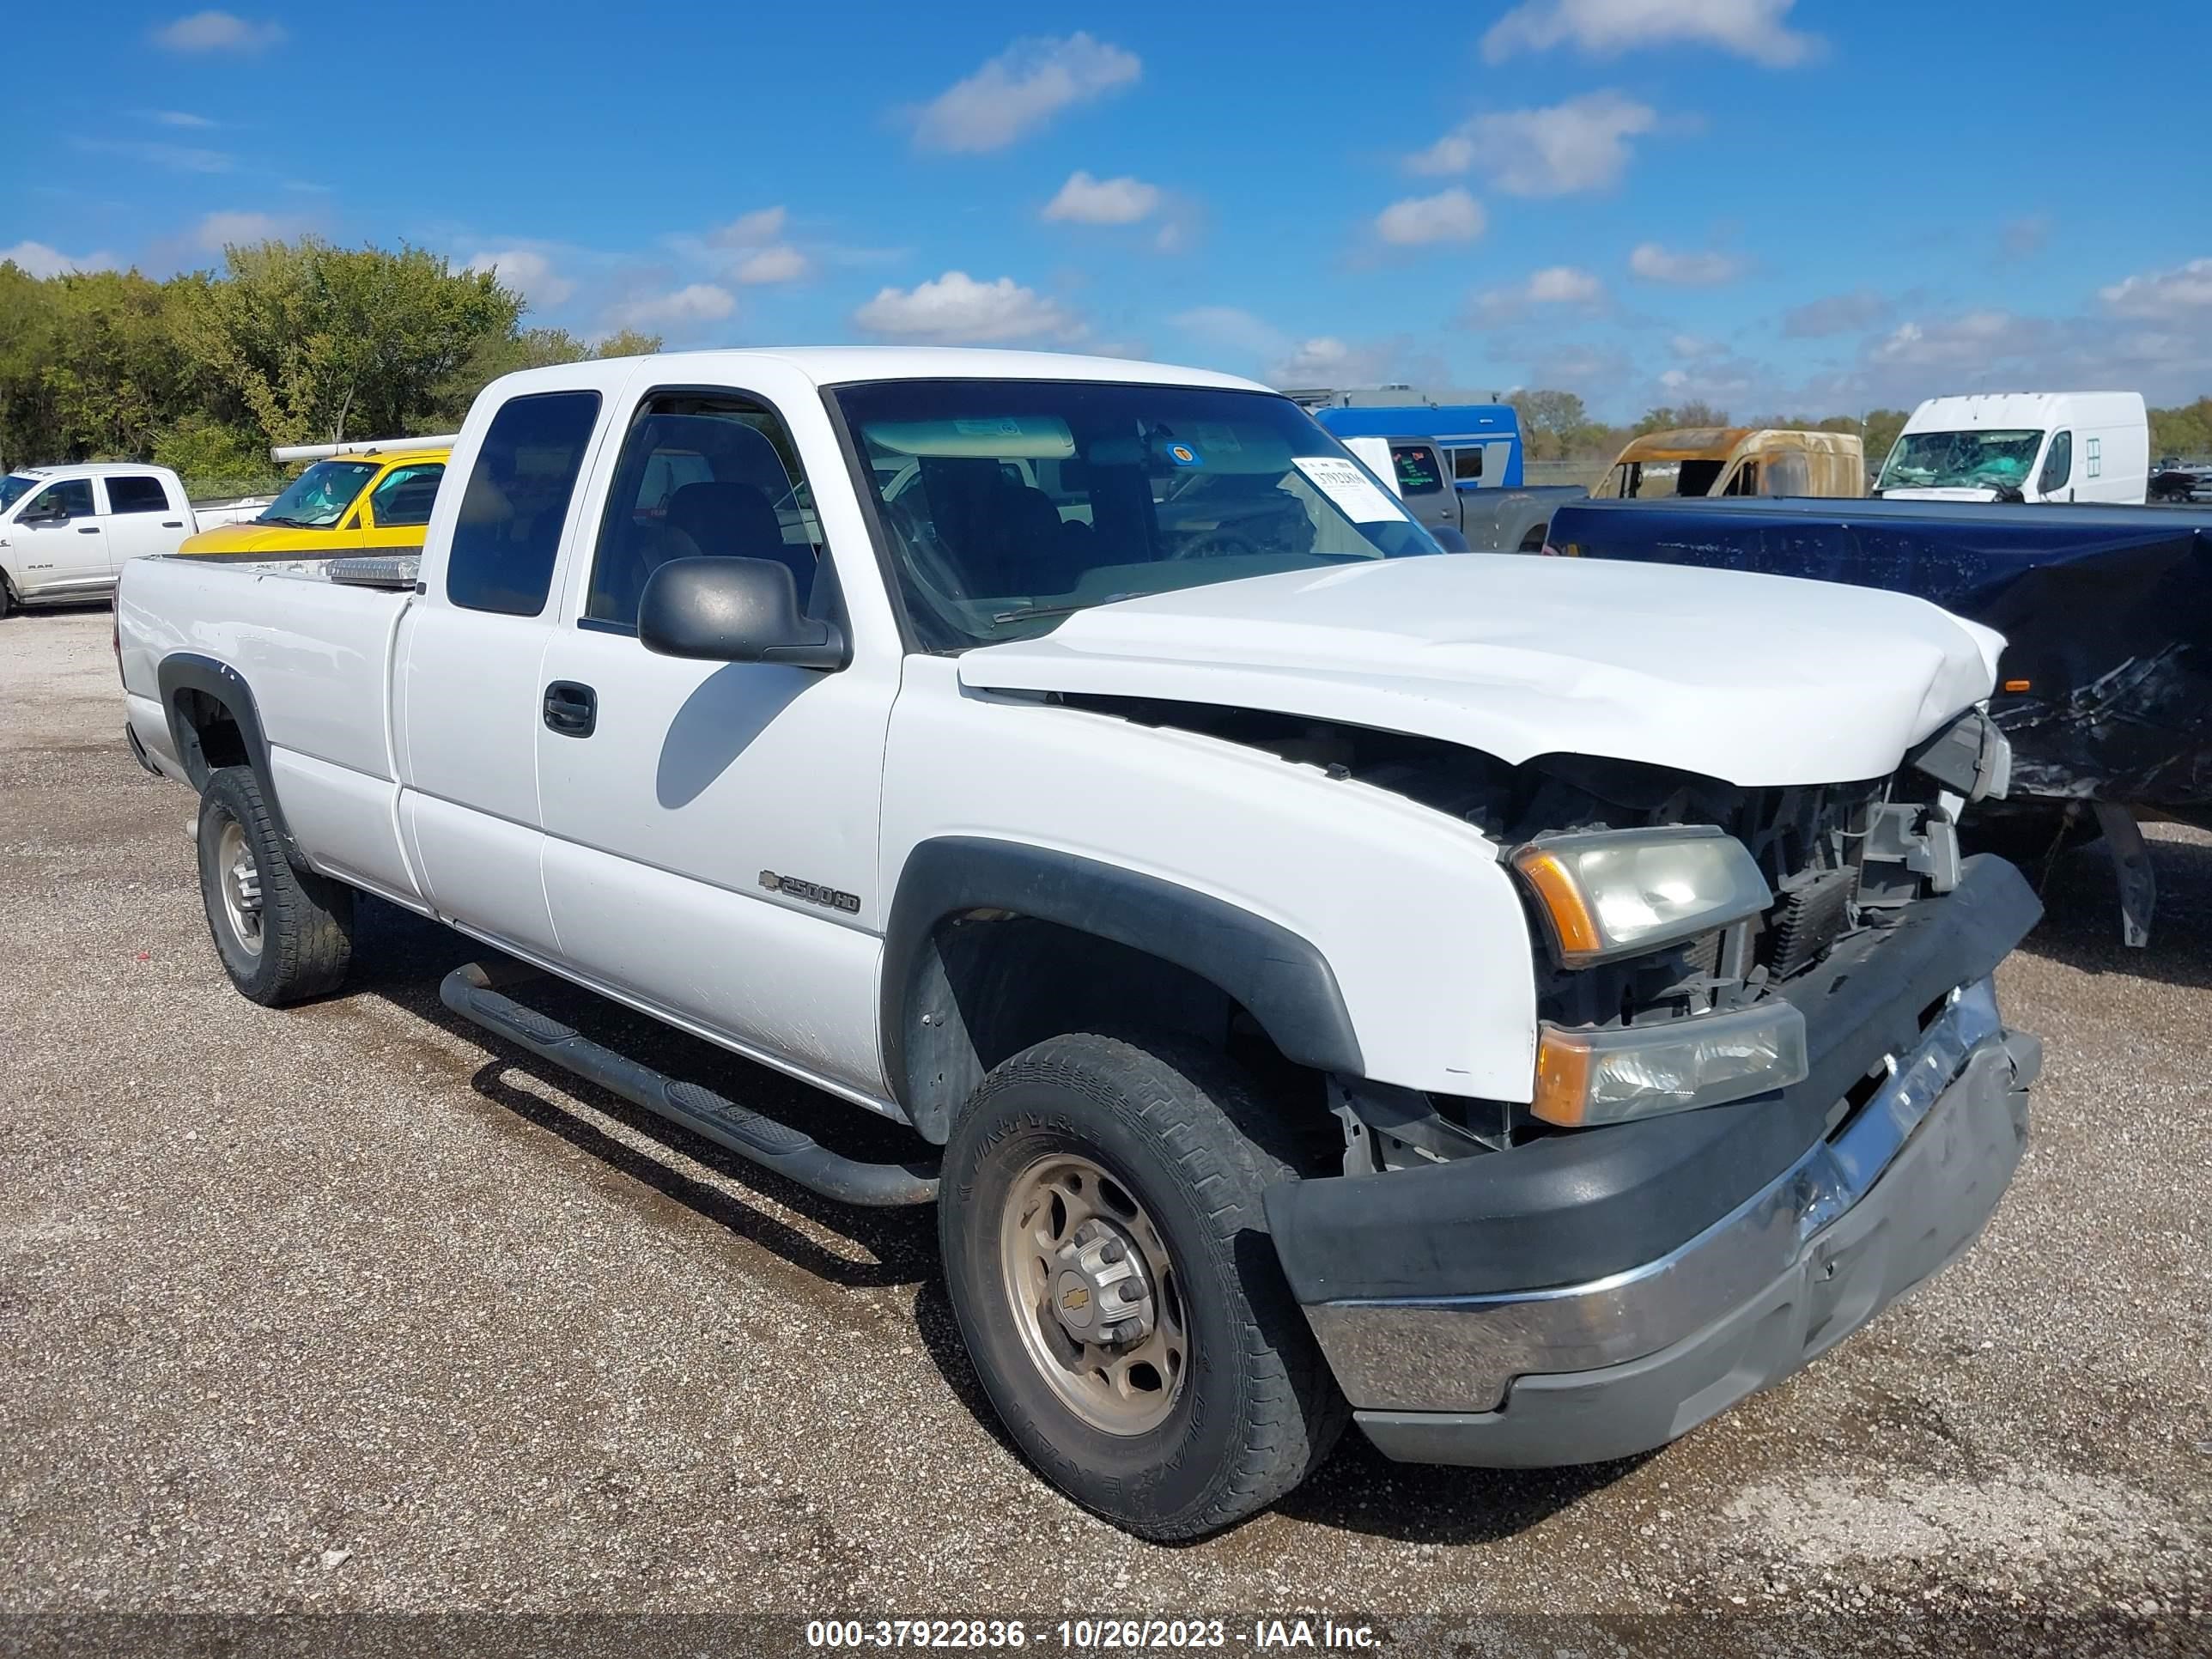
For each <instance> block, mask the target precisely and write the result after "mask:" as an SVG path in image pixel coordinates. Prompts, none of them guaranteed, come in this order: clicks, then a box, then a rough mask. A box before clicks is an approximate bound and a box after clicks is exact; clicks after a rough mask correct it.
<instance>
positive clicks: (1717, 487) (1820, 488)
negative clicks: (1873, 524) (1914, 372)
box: [1589, 426, 1867, 500]
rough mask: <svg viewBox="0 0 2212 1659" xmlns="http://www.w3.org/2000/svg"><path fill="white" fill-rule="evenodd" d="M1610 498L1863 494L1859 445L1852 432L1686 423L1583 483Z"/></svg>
mask: <svg viewBox="0 0 2212 1659" xmlns="http://www.w3.org/2000/svg"><path fill="white" fill-rule="evenodd" d="M1589 493H1590V494H1591V495H1593V496H1596V497H1599V498H1601V499H1603V498H1611V499H1613V500H1621V499H1625V498H1627V499H1632V498H1636V497H1643V498H1645V499H1649V498H1650V497H1652V496H1655V495H1825V496H1855V495H1865V494H1866V493H1867V473H1866V445H1865V444H1864V443H1863V441H1861V440H1860V439H1859V437H1858V436H1857V434H1855V433H1849V432H1792V431H1786V430H1784V429H1783V428H1778V427H1747V426H1693V427H1677V428H1674V430H1672V431H1668V432H1647V433H1645V434H1644V435H1643V436H1642V437H1640V438H1632V439H1631V440H1630V441H1628V444H1627V447H1625V448H1624V449H1622V451H1621V452H1620V454H1619V455H1617V456H1615V457H1614V458H1613V465H1611V466H1610V467H1608V468H1607V470H1606V474H1605V476H1604V477H1602V478H1600V479H1599V480H1598V481H1597V483H1595V484H1593V485H1591V486H1590V492H1589Z"/></svg>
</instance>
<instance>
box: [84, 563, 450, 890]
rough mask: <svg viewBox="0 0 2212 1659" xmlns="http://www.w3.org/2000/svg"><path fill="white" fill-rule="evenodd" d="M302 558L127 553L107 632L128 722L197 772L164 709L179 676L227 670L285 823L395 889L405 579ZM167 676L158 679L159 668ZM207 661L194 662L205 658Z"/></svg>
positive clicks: (173, 767) (345, 869)
mask: <svg viewBox="0 0 2212 1659" xmlns="http://www.w3.org/2000/svg"><path fill="white" fill-rule="evenodd" d="M292 563H295V562H275V563H273V564H270V565H267V566H264V565H258V564H240V563H229V562H215V561H203V560H198V559H190V558H175V557H168V558H149V559H134V560H132V561H131V562H129V563H128V564H126V565H125V567H124V568H123V572H122V576H121V580H120V582H119V584H118V588H117V592H116V601H115V613H116V639H117V645H118V653H119V655H120V658H121V666H122V671H123V686H124V693H125V703H126V708H127V711H128V719H129V720H130V724H131V731H132V732H133V733H134V734H135V735H136V736H137V739H138V742H139V744H141V745H143V748H144V749H145V750H146V752H147V754H148V756H149V757H150V758H151V759H152V761H153V762H154V763H155V766H156V767H158V768H159V769H161V771H162V772H164V773H166V774H167V775H170V776H173V777H176V778H179V779H181V780H184V781H188V782H197V779H195V778H193V777H192V775H191V772H192V768H193V764H194V762H193V759H192V757H187V756H185V755H184V754H182V753H180V752H179V744H178V742H177V738H176V737H175V734H174V733H173V731H172V729H171V726H170V721H169V702H170V700H171V697H172V696H173V695H174V694H175V693H176V691H177V690H179V689H180V685H181V680H180V678H179V677H180V676H189V675H190V674H191V672H192V671H194V670H195V669H196V668H197V669H201V670H202V671H204V672H206V673H208V674H210V675H211V676H213V677H214V678H216V684H217V686H218V688H219V686H220V683H221V682H220V671H221V670H222V669H228V670H231V671H234V673H235V674H236V675H239V676H242V677H243V678H244V682H245V684H250V685H251V686H252V699H253V703H254V710H253V713H254V717H255V719H256V720H258V726H259V730H260V736H261V738H262V740H263V741H264V743H265V744H266V746H267V750H268V757H269V763H270V773H271V775H272V777H273V778H274V780H275V781H276V789H277V793H278V796H279V798H280V799H282V801H283V809H284V814H285V817H286V820H287V822H288V824H289V829H290V830H291V832H292V834H293V835H294V836H295V837H296V838H297V839H298V841H299V842H301V844H302V845H303V846H306V847H312V848H314V849H315V859H314V862H315V864H316V866H318V867H319V868H323V869H325V870H326V871H327V872H328V873H331V874H333V875H337V876H340V877H342V878H344V879H346V880H349V881H353V882H355V883H356V884H359V885H362V886H366V887H368V888H370V889H372V890H375V891H378V892H382V893H385V894H386V895H387V896H392V897H396V898H399V899H401V900H403V902H416V901H417V899H418V896H417V891H416V885H415V884H414V882H413V879H412V878H411V876H410V874H409V873H408V871H409V865H408V861H407V860H406V858H405V857H404V854H403V852H402V849H401V848H400V845H399V835H398V819H397V815H396V802H397V798H398V775H399V769H398V758H397V757H396V755H395V754H394V752H393V731H392V720H391V718H390V712H391V684H392V678H391V677H392V664H393V655H394V649H395V645H396V641H397V640H398V629H399V623H400V619H401V617H403V616H404V615H405V613H406V611H407V607H408V605H409V604H410V601H411V599H412V598H413V593H412V585H411V583H410V586H408V587H407V588H406V589H395V588H389V587H380V586H365V585H362V584H361V583H359V582H356V581H346V580H331V574H332V573H331V571H330V569H329V568H327V567H328V565H329V563H330V562H329V561H323V562H320V563H321V564H322V565H323V566H324V567H325V568H320V569H294V568H289V566H290V565H291V564H292ZM165 661H166V662H167V665H168V666H167V670H166V674H167V679H168V681H169V684H167V686H166V687H165V685H164V684H163V678H164V673H165V671H164V669H163V666H162V665H163V664H164V663H165ZM203 665H204V666H203Z"/></svg>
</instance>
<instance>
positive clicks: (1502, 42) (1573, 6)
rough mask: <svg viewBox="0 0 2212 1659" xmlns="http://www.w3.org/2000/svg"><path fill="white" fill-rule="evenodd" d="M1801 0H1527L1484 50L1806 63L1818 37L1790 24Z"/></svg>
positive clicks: (1497, 27)
mask: <svg viewBox="0 0 2212 1659" xmlns="http://www.w3.org/2000/svg"><path fill="white" fill-rule="evenodd" d="M1795 3H1796V0H1524V3H1522V4H1521V5H1518V6H1516V7H1514V9H1512V10H1511V11H1509V12H1507V13H1506V14H1505V15H1504V16H1503V17H1501V18H1499V19H1498V21H1496V22H1495V23H1493V24H1492V25H1491V26H1490V28H1489V30H1488V31H1487V32H1486V33H1485V34H1484V35H1483V37H1482V55H1483V56H1484V57H1485V58H1487V59H1488V60H1489V61H1490V62H1492V63H1493V64H1496V63H1499V62H1502V61H1503V60H1504V59H1505V58H1510V57H1511V56H1513V54H1514V53H1516V52H1544V51H1547V50H1549V49H1550V48H1552V47H1553V46H1565V45H1570V44H1571V45H1573V46H1577V47H1579V48H1580V49H1581V50H1583V52H1589V53H1590V54H1591V55H1593V56H1594V57H1599V58H1611V57H1615V56H1618V55H1619V54H1620V53H1621V52H1633V51H1635V50H1636V49H1637V48H1638V47H1639V46H1717V47H1719V48H1720V49H1721V50H1722V51H1723V52H1734V53H1735V55H1736V56H1737V57H1739V58H1750V59H1751V60H1752V61H1753V63H1756V64H1765V65H1766V66H1767V67H1768V68H1770V69H1781V68H1785V67H1787V66H1788V65H1790V64H1802V63H1803V62H1804V61H1805V59H1806V58H1808V57H1810V56H1812V55H1813V53H1814V52H1815V51H1817V50H1818V49H1819V46H1820V38H1819V37H1818V36H1816V35H1811V34H1804V33H1799V32H1798V31H1797V30H1796V29H1793V28H1791V27H1789V25H1788V23H1787V21H1785V20H1786V19H1787V17H1788V15H1789V13H1790V8H1791V7H1792V6H1793V5H1794V4H1795Z"/></svg>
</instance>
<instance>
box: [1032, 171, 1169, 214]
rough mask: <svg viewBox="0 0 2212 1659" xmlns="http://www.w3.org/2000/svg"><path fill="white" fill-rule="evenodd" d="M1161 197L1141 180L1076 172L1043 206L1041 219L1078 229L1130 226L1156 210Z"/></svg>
mask: <svg viewBox="0 0 2212 1659" xmlns="http://www.w3.org/2000/svg"><path fill="white" fill-rule="evenodd" d="M1160 195H1161V192H1160V187H1159V186H1158V185H1148V184H1146V183H1145V181H1144V180H1143V179H1132V178H1128V177H1126V176H1125V177H1122V178H1120V179H1094V178H1092V177H1091V175H1090V174H1089V173H1084V172H1081V171H1077V172H1075V173H1070V174H1068V176H1067V182H1066V184H1064V185H1061V186H1060V193H1059V194H1058V195H1057V196H1055V197H1053V198H1052V200H1050V201H1049V202H1047V203H1046V204H1044V216H1045V217H1046V218H1047V219H1051V220H1058V221H1064V222H1066V223H1069V224H1078V225H1133V224H1135V223H1136V222H1138V221H1139V219H1148V218H1150V217H1151V216H1152V214H1153V213H1154V212H1156V211H1157V210H1158V208H1159V205H1160Z"/></svg>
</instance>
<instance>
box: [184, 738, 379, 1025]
mask: <svg viewBox="0 0 2212 1659" xmlns="http://www.w3.org/2000/svg"><path fill="white" fill-rule="evenodd" d="M199 864H200V899H201V902H202V903H203V904H204V906H205V908H206V910H207V919H208V932H209V933H210V934H211V935H213V937H214V939H215V948H216V955H218V956H219V957H222V967H223V971H224V972H225V973H227V974H228V975H230V982H231V983H232V984H233V985H234V986H236V987H238V989H239V991H240V994H242V995H245V996H247V997H250V998H252V1000H254V1001H256V1002H258V1003H262V1004H264V1006H269V1007H271V1008H276V1007H282V1006H283V1005H284V1004H286V1003H288V1002H297V1001H300V1000H301V999H303V998H306V997H313V996H320V995H322V994H324V993H325V992H326V991H335V990H336V989H337V987H339V986H340V985H341V984H343V982H344V981H345V975H346V967H347V964H348V963H349V962H350V961H351V960H352V957H353V889H351V888H350V887H347V886H344V885H343V884H340V883H338V882H335V881H332V880H331V879H330V878H328V877H325V876H319V875H316V874H315V873H314V872H312V871H307V870H301V869H297V868H295V866H293V865H292V863H291V861H290V860H288V859H287V858H286V857H285V855H284V843H283V837H282V836H279V835H278V834H277V833H276V824H275V823H274V821H273V820H272V819H271V818H270V813H269V807H268V804H267V802H266V801H265V800H264V799H263V797H262V793H261V783H260V780H259V779H258V778H256V777H255V776H254V775H253V772H252V769H250V768H247V767H244V766H226V767H224V768H223V769H222V770H221V771H218V772H216V774H215V775H213V776H211V777H210V778H209V779H208V782H207V788H206V789H205V791H204V792H203V793H202V794H201V796H200V816H199Z"/></svg>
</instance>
